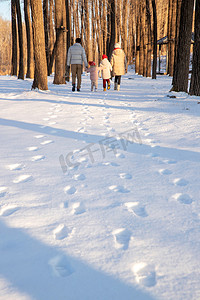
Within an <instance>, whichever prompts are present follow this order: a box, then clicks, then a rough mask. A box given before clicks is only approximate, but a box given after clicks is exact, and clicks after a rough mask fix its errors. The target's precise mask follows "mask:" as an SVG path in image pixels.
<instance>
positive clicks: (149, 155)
mask: <svg viewBox="0 0 200 300" xmlns="http://www.w3.org/2000/svg"><path fill="white" fill-rule="evenodd" d="M147 156H148V157H159V154H158V153H149V154H148V155H147Z"/></svg>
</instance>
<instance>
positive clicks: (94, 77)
mask: <svg viewBox="0 0 200 300" xmlns="http://www.w3.org/2000/svg"><path fill="white" fill-rule="evenodd" d="M89 65H90V68H89V69H87V72H88V73H90V80H91V91H92V92H93V90H94V88H95V92H96V91H97V88H98V73H99V71H100V70H101V69H102V68H99V67H97V66H96V65H95V62H94V61H89Z"/></svg>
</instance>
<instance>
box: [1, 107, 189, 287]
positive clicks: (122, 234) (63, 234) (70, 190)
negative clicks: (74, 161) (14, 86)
mask: <svg viewBox="0 0 200 300" xmlns="http://www.w3.org/2000/svg"><path fill="white" fill-rule="evenodd" d="M104 104H105V103H104ZM59 108H60V105H59V104H52V107H51V108H50V110H51V111H50V112H49V113H48V117H46V118H43V120H44V121H45V122H46V121H47V122H49V123H48V125H54V124H56V122H55V121H51V120H52V119H56V118H57V115H54V113H53V110H56V112H59V111H60V110H59ZM88 112H89V110H88V106H85V107H84V109H83V115H85V114H87V113H88ZM109 117H110V113H105V116H104V118H103V119H104V125H105V127H106V129H107V131H108V132H109V133H111V132H114V131H115V130H114V129H113V128H112V127H110V125H109V124H110V121H109ZM92 119H93V117H91V120H92ZM87 120H88V118H87V117H86V118H84V119H82V121H83V122H82V124H83V125H87V123H86V121H87ZM131 120H132V121H133V123H134V124H135V125H140V123H138V122H137V121H135V113H134V112H132V113H131ZM43 127H44V126H43ZM77 131H78V132H86V128H85V127H84V126H83V127H80V128H78V129H77ZM145 136H146V137H148V136H149V134H148V133H146V134H145ZM34 137H35V138H36V139H38V140H42V141H41V142H40V145H41V146H45V145H48V144H51V143H53V141H52V140H43V139H44V138H45V135H42V134H38V135H35V136H34ZM147 142H149V143H150V144H151V143H153V141H152V140H151V139H149V140H148V141H147ZM27 150H28V151H30V152H35V151H37V150H39V147H37V146H30V147H27ZM115 156H116V158H118V159H123V158H125V155H124V154H123V153H116V154H115ZM150 156H151V157H152V158H154V157H157V155H156V153H151V154H150ZM43 159H45V156H44V155H34V156H32V158H31V161H33V162H37V161H41V160H43ZM163 162H165V163H167V164H171V163H176V162H175V161H170V160H166V161H163ZM102 165H105V166H118V164H117V163H112V162H107V163H106V162H103V163H102ZM6 168H7V169H8V170H10V171H20V170H23V169H24V168H25V166H24V165H23V164H20V163H16V164H11V165H8V166H6ZM159 174H160V175H162V176H164V175H171V174H172V171H171V170H169V169H160V170H159ZM119 177H120V179H121V180H123V181H124V180H131V179H132V175H131V174H129V173H119ZM32 179H33V178H32V176H31V175H29V174H22V175H19V176H18V177H16V178H15V179H14V180H13V182H14V183H16V184H19V183H24V182H27V181H30V180H32ZM85 179H86V177H85V175H84V174H82V173H79V174H75V175H74V176H73V180H74V181H75V182H76V181H80V182H82V181H84V180H85ZM173 184H174V185H176V186H177V187H184V186H186V185H187V184H188V182H187V181H186V180H184V179H183V178H175V179H174V181H173ZM109 190H110V192H114V193H129V192H130V190H129V189H127V188H126V187H124V186H123V185H112V186H109ZM7 193H8V187H5V186H0V197H5V196H6V194H7ZM64 193H65V194H67V195H69V196H73V195H74V194H76V193H77V189H76V187H75V186H73V185H67V186H66V187H65V188H64ZM172 198H173V199H175V200H176V201H179V202H180V203H183V204H191V203H192V199H191V198H190V196H189V195H187V194H183V193H176V194H175V195H173V196H172ZM62 207H64V208H70V210H71V214H72V215H74V216H76V215H81V214H83V213H85V212H86V207H85V205H84V203H82V202H73V203H72V204H71V206H70V207H69V205H68V202H65V203H63V206H62ZM124 207H125V209H127V211H128V212H129V213H130V214H132V215H133V216H135V217H137V218H146V217H148V213H147V211H146V208H145V206H143V205H142V204H141V203H140V202H137V201H135V202H126V203H125V204H124ZM19 209H20V208H19V207H17V206H15V205H7V206H4V207H2V208H1V209H0V216H3V217H6V216H10V215H12V214H13V213H15V212H16V211H17V210H19ZM73 233H74V229H70V228H67V227H66V226H65V225H64V224H60V225H58V226H57V227H56V228H55V229H54V230H53V237H54V239H55V240H59V241H61V240H65V239H68V238H71V237H72V235H73ZM112 236H113V243H114V247H115V248H116V250H117V251H125V250H127V249H128V247H129V243H130V241H131V236H132V233H131V232H130V231H129V230H128V229H127V228H117V229H115V230H113V232H112ZM49 265H50V267H51V270H52V272H53V274H54V275H55V276H57V277H67V276H70V275H71V274H72V273H73V272H74V269H73V267H72V266H71V264H70V262H69V261H68V260H67V259H66V257H64V256H56V257H53V258H52V259H51V260H50V261H49ZM132 272H133V275H134V277H135V281H136V282H137V283H138V284H140V285H143V286H146V287H152V286H154V285H156V270H155V267H154V266H153V265H149V264H147V263H145V262H140V263H137V264H135V265H134V266H133V267H132Z"/></svg>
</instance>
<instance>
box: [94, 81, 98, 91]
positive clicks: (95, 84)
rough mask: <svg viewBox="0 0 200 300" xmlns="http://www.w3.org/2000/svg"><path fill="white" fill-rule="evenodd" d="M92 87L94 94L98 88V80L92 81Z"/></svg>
mask: <svg viewBox="0 0 200 300" xmlns="http://www.w3.org/2000/svg"><path fill="white" fill-rule="evenodd" d="M94 86H95V92H96V91H97V88H98V80H95V81H94Z"/></svg>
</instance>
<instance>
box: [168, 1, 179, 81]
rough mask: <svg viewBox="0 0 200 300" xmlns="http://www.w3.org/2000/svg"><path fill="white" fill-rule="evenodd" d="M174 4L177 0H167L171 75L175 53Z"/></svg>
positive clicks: (171, 73) (169, 72)
mask: <svg viewBox="0 0 200 300" xmlns="http://www.w3.org/2000/svg"><path fill="white" fill-rule="evenodd" d="M176 4H177V0H169V17H168V34H167V35H168V68H167V69H168V74H169V75H170V76H173V70H174V54H175V35H176Z"/></svg>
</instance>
